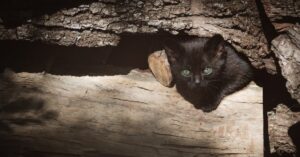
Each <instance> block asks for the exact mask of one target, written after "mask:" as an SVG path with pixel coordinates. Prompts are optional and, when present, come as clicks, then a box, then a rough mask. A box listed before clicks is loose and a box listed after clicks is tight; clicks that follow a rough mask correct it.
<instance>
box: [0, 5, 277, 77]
mask: <svg viewBox="0 0 300 157" xmlns="http://www.w3.org/2000/svg"><path fill="white" fill-rule="evenodd" d="M13 2H15V1H14V0H12V2H11V3H7V4H6V3H5V4H6V5H3V8H2V9H3V11H2V12H1V15H0V16H1V17H0V18H1V19H0V39H2V40H6V39H9V40H30V41H35V40H40V41H44V42H47V43H54V44H60V45H66V46H70V45H76V46H84V47H100V46H105V45H117V44H118V42H119V40H120V38H121V36H122V35H123V34H124V33H150V34H155V33H158V32H161V31H163V32H169V33H171V34H178V33H186V34H189V35H197V36H211V35H212V34H215V33H219V34H222V35H223V36H224V38H225V39H226V40H227V41H229V42H230V43H232V44H233V45H234V47H235V48H236V49H237V50H238V51H239V52H241V53H243V54H245V55H246V56H247V57H248V58H249V59H250V61H251V63H252V64H253V65H254V67H256V68H258V69H263V68H266V69H267V70H268V71H269V72H270V73H276V68H275V65H274V60H273V59H272V58H271V57H270V55H269V54H270V51H269V50H268V46H267V41H266V38H265V36H264V34H263V31H262V25H261V22H260V17H259V14H258V11H257V8H256V3H255V1H248V0H239V1H217V2H214V1H210V0H147V1H142V0H133V1H126V0H124V1H122V0H120V1H117V0H99V1H87V2H85V3H84V4H80V3H77V2H76V3H75V2H73V3H71V4H69V5H66V6H64V5H61V8H57V7H55V6H56V5H55V4H53V3H50V2H51V1H50V2H49V1H43V4H42V6H47V8H54V9H52V10H50V11H44V12H43V7H42V8H39V7H36V8H35V7H33V8H34V9H35V10H34V9H28V8H22V7H20V6H22V5H25V4H22V3H26V5H25V6H27V5H29V6H30V3H29V4H27V3H28V2H18V3H17V2H15V3H13ZM66 2H68V1H66ZM40 3H41V2H36V3H34V5H36V6H37V5H39V4H40ZM48 3H49V4H48ZM54 3H55V1H54ZM15 5H16V6H17V7H16V6H15ZM16 8H17V9H16ZM29 8H30V7H29ZM44 10H49V9H45V8H44Z"/></svg>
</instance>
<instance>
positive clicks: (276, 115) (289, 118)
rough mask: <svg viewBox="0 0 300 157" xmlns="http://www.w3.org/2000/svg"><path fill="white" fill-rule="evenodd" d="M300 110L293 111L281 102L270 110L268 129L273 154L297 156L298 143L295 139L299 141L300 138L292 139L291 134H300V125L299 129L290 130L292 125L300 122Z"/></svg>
mask: <svg viewBox="0 0 300 157" xmlns="http://www.w3.org/2000/svg"><path fill="white" fill-rule="evenodd" d="M299 121H300V112H293V111H291V109H290V108H288V107H287V106H285V105H283V104H279V105H278V106H277V107H276V108H275V109H274V110H273V111H270V112H268V124H269V126H268V130H269V140H270V151H271V153H272V154H277V155H279V156H296V154H297V153H298V154H299V152H297V150H296V147H299V146H297V145H296V144H299V142H298V143H297V142H296V143H294V142H293V140H295V141H298V140H299V139H292V138H295V137H291V136H292V135H291V134H298V135H299V131H300V129H299V127H298V128H297V130H292V131H293V132H294V133H291V132H290V127H291V126H293V125H294V124H296V123H297V122H298V123H299ZM298 149H299V148H298Z"/></svg>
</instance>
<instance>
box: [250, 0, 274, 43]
mask: <svg viewBox="0 0 300 157" xmlns="http://www.w3.org/2000/svg"><path fill="white" fill-rule="evenodd" d="M255 3H256V7H257V10H258V14H259V17H260V22H261V26H262V30H263V33H264V35H265V37H266V39H267V41H268V44H269V45H270V44H271V41H272V40H273V39H274V38H275V37H276V36H278V32H277V31H276V29H275V27H274V26H273V24H272V22H271V21H270V19H269V17H268V16H267V14H266V11H265V8H264V5H263V3H262V2H261V0H255Z"/></svg>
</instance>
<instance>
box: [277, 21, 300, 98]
mask: <svg viewBox="0 0 300 157" xmlns="http://www.w3.org/2000/svg"><path fill="white" fill-rule="evenodd" d="M272 50H273V51H274V53H275V55H276V57H277V58H278V61H279V64H280V67H281V72H282V75H283V76H284V77H285V78H286V80H287V83H286V87H287V89H288V91H289V92H290V93H291V95H292V97H293V98H294V99H296V100H297V101H298V102H299V103H300V77H299V76H300V27H299V26H294V27H291V28H290V29H289V30H288V31H287V32H286V33H285V34H282V35H280V36H278V37H277V38H275V39H274V40H273V41H272Z"/></svg>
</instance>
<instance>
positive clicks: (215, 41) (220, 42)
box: [205, 34, 226, 57]
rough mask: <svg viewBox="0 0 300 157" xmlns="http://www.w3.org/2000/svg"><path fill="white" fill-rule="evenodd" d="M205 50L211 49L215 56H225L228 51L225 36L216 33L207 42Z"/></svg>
mask: <svg viewBox="0 0 300 157" xmlns="http://www.w3.org/2000/svg"><path fill="white" fill-rule="evenodd" d="M205 50H206V51H209V52H210V54H211V55H212V56H213V57H223V56H225V55H226V51H225V41H224V38H223V37H222V36H221V35H220V34H215V35H214V36H212V37H211V38H210V39H209V40H208V41H207V43H206V44H205Z"/></svg>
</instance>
